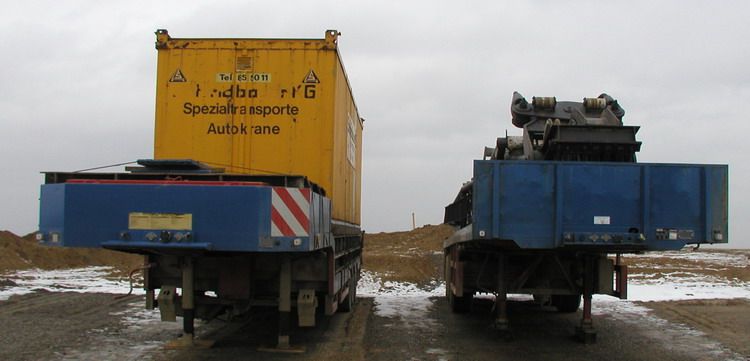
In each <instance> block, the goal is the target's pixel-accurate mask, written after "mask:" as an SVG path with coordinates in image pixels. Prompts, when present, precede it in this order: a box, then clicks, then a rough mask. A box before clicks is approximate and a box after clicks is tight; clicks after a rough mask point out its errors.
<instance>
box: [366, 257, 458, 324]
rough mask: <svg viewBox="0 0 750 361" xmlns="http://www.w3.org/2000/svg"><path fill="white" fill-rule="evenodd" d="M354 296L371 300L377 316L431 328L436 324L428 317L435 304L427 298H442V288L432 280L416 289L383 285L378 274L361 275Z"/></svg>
mask: <svg viewBox="0 0 750 361" xmlns="http://www.w3.org/2000/svg"><path fill="white" fill-rule="evenodd" d="M357 295H358V296H364V297H373V298H374V300H375V301H374V304H375V314H376V315H377V316H380V317H387V318H399V319H401V320H402V321H403V322H404V323H406V324H407V325H408V326H414V327H432V326H434V325H435V321H434V320H432V319H429V318H428V316H427V314H428V312H429V310H430V308H431V307H432V305H433V303H434V301H433V300H431V299H430V298H432V297H441V296H444V295H445V284H444V283H443V282H438V281H436V280H433V282H432V283H430V284H429V285H427V286H424V287H419V286H417V285H416V284H413V283H408V282H392V281H383V280H382V279H381V278H380V277H379V276H378V275H377V274H374V273H371V272H368V271H363V272H362V275H361V278H360V280H359V283H358V285H357Z"/></svg>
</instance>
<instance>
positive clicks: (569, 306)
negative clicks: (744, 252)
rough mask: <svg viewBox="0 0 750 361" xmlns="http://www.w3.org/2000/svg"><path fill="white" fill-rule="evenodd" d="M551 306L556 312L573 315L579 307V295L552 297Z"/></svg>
mask: <svg viewBox="0 0 750 361" xmlns="http://www.w3.org/2000/svg"><path fill="white" fill-rule="evenodd" d="M552 306H555V307H557V311H558V312H562V313H573V312H576V311H578V307H580V306H581V295H552Z"/></svg>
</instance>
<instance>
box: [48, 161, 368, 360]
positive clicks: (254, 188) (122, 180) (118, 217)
mask: <svg viewBox="0 0 750 361" xmlns="http://www.w3.org/2000/svg"><path fill="white" fill-rule="evenodd" d="M139 162H140V163H141V164H143V165H144V167H131V172H130V173H88V172H86V173H62V172H48V173H46V174H45V184H43V185H42V186H41V198H40V201H41V205H40V227H39V228H40V230H39V233H38V236H37V238H38V239H39V240H40V242H41V243H43V244H46V245H49V246H61V247H91V248H100V247H102V248H107V249H112V250H118V251H123V252H129V253H137V254H143V255H144V257H145V260H144V282H145V284H144V289H145V290H146V308H148V309H154V308H158V309H159V311H160V313H161V319H162V321H176V317H177V316H182V317H183V328H184V332H185V337H183V338H181V339H179V340H177V341H176V344H177V345H191V344H193V342H194V340H193V337H192V335H193V334H194V332H193V330H194V329H193V327H194V326H193V322H194V320H195V319H196V318H199V319H206V320H210V319H212V318H215V317H217V316H220V315H226V316H228V317H233V316H239V315H242V314H244V313H245V312H246V311H248V310H250V309H251V308H256V307H278V310H279V344H278V347H279V348H282V349H293V348H290V346H289V327H290V322H291V321H292V320H293V319H295V318H296V320H297V322H298V324H299V326H302V327H312V326H315V322H316V320H315V315H316V309H320V308H322V309H323V310H324V312H325V314H327V315H331V314H333V313H334V312H336V311H349V310H351V308H352V307H353V304H354V302H355V297H356V287H357V281H358V278H359V273H360V269H361V264H362V259H361V251H362V238H363V234H362V232H361V231H360V229H359V228H358V227H354V226H352V225H348V224H346V223H344V222H340V221H335V220H333V219H332V218H331V201H330V199H329V198H327V197H326V196H325V191H324V190H323V189H322V188H320V187H318V186H317V185H316V184H315V183H312V182H310V181H309V180H308V179H307V178H306V177H303V176H272V175H266V176H253V175H243V174H227V173H224V172H222V171H221V170H211V168H210V167H208V166H205V165H204V164H201V163H199V162H195V161H187V160H173V161H170V160H161V161H154V160H143V161H139ZM170 167H171V168H172V171H169V169H170ZM295 296H296V297H295ZM292 309H296V311H297V312H296V317H293V316H292V315H291V311H292Z"/></svg>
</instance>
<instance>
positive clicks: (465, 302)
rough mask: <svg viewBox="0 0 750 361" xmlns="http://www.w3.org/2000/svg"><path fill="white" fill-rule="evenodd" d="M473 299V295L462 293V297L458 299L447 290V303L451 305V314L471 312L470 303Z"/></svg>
mask: <svg viewBox="0 0 750 361" xmlns="http://www.w3.org/2000/svg"><path fill="white" fill-rule="evenodd" d="M473 299H474V294H473V293H464V295H463V296H461V297H458V296H456V295H454V294H453V292H451V291H450V290H448V302H449V303H450V305H451V311H453V313H468V312H469V311H471V301H472V300H473Z"/></svg>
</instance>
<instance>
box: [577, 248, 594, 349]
mask: <svg viewBox="0 0 750 361" xmlns="http://www.w3.org/2000/svg"><path fill="white" fill-rule="evenodd" d="M594 271H595V270H594V259H593V258H592V256H590V255H585V256H584V273H583V317H582V318H581V324H580V325H579V326H578V327H576V337H577V338H578V339H579V340H580V341H582V342H583V343H585V344H591V343H595V342H596V330H595V329H594V323H593V321H592V319H591V298H592V293H593V291H594V276H595V275H594Z"/></svg>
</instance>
